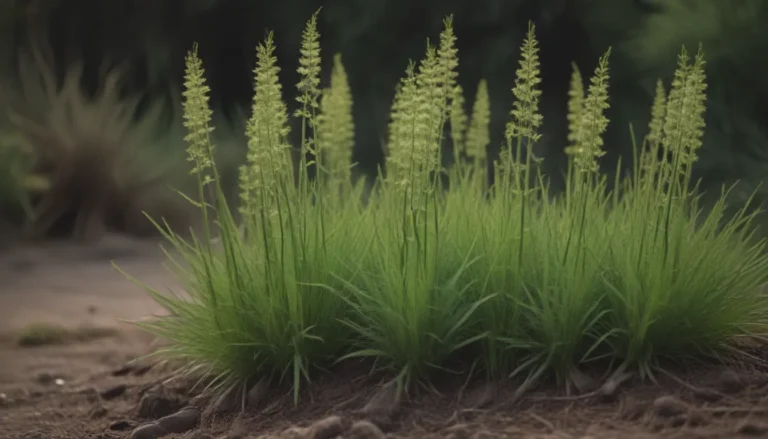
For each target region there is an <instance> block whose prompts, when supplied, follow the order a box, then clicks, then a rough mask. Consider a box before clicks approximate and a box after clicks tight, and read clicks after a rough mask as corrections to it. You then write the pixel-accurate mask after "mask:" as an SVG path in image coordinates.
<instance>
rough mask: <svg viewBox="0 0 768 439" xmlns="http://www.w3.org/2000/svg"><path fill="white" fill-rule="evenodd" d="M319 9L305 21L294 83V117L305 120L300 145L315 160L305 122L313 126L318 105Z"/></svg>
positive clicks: (314, 148)
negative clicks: (296, 79)
mask: <svg viewBox="0 0 768 439" xmlns="http://www.w3.org/2000/svg"><path fill="white" fill-rule="evenodd" d="M319 12H320V11H317V12H315V13H314V14H312V17H311V18H310V19H309V21H308V22H307V25H306V27H305V29H304V33H303V35H302V40H301V50H300V52H301V56H300V57H299V68H298V70H297V71H298V73H299V77H300V78H301V79H300V80H299V83H298V84H297V85H296V87H297V88H298V91H299V96H298V97H297V98H296V100H297V101H298V102H299V104H300V106H299V108H298V109H297V110H296V114H295V115H296V117H300V118H302V119H303V121H304V122H305V123H304V124H302V140H303V142H304V144H303V145H302V147H303V148H304V150H305V151H308V152H310V153H311V154H312V155H313V156H314V157H315V160H316V159H317V157H318V155H319V154H318V151H317V148H318V146H317V145H313V142H314V139H313V138H312V137H311V136H308V135H306V132H305V130H306V125H305V124H306V123H307V122H308V123H309V124H310V126H312V127H313V128H314V127H315V125H316V122H317V120H316V117H315V116H316V112H317V110H318V108H319V106H320V103H319V99H320V65H321V58H320V33H319V32H318V30H317V15H318V13H319Z"/></svg>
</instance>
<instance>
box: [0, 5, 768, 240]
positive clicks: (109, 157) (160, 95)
mask: <svg viewBox="0 0 768 439" xmlns="http://www.w3.org/2000/svg"><path fill="white" fill-rule="evenodd" d="M2 7H3V8H4V10H2V11H0V20H1V22H0V56H2V62H0V105H1V106H2V107H3V108H4V109H8V111H7V112H3V113H2V114H1V115H0V228H2V229H4V230H11V231H17V230H22V231H24V232H25V235H24V236H30V237H45V238H47V237H54V236H55V237H62V236H63V237H75V238H78V239H98V238H99V237H100V236H102V235H103V234H104V233H105V232H106V231H109V230H111V231H118V232H125V233H130V234H141V235H146V234H152V233H153V231H154V229H153V227H152V225H151V224H149V222H148V221H147V220H146V219H144V217H143V215H142V212H143V211H147V212H148V213H150V214H151V215H153V216H155V217H164V218H166V219H167V220H168V221H169V222H171V223H172V225H177V226H180V227H188V226H189V225H190V224H194V223H195V221H196V220H195V219H194V216H193V213H192V211H190V209H189V208H188V206H187V205H186V202H185V201H183V200H181V199H180V197H178V195H177V194H175V193H174V192H173V190H171V189H170V188H171V187H172V188H177V189H180V190H185V189H186V188H187V187H188V185H189V178H188V175H187V174H188V172H187V171H188V168H187V163H186V161H185V160H186V157H185V152H184V143H183V136H184V134H185V133H184V131H183V128H182V126H181V114H180V95H181V91H182V90H181V86H182V84H181V79H182V76H183V72H184V56H185V54H186V52H187V50H189V48H190V47H191V45H192V43H193V42H198V43H199V45H200V54H201V56H202V58H203V61H204V65H205V68H206V72H207V79H208V81H209V84H210V86H211V89H212V102H211V103H212V106H213V108H214V111H215V121H214V123H215V125H216V133H215V134H216V137H215V141H216V143H217V147H218V153H219V155H220V158H219V161H218V163H219V166H220V167H221V168H222V172H223V174H224V175H226V176H228V177H229V181H227V182H226V183H227V184H228V185H229V187H230V189H232V191H233V193H234V190H235V185H236V183H237V166H238V165H239V163H240V161H241V160H242V158H243V157H244V155H245V143H246V142H245V137H244V135H243V121H244V118H245V117H247V114H248V112H249V106H250V100H251V98H252V94H253V89H252V70H253V67H254V65H255V54H256V50H255V48H256V45H257V44H258V43H259V42H261V41H262V40H263V38H264V37H265V35H266V33H267V32H268V31H269V30H273V31H274V32H275V39H276V43H277V53H276V54H277V57H278V59H279V61H280V66H281V69H282V70H281V80H282V82H283V89H284V98H285V100H286V101H287V103H288V105H289V110H291V111H292V110H294V109H295V108H296V105H297V103H296V100H295V93H296V91H295V90H296V87H295V84H296V83H297V82H298V80H299V79H298V76H297V74H296V68H297V62H298V53H299V46H300V41H301V32H302V30H303V28H304V25H305V23H306V21H307V20H308V19H309V17H310V15H311V14H312V13H313V12H315V11H316V10H317V9H318V8H321V7H322V11H321V13H320V16H319V19H320V21H319V30H320V32H321V36H322V37H321V47H322V50H323V52H322V53H323V62H324V66H325V69H324V78H323V80H324V81H325V84H327V81H328V79H329V78H328V75H329V73H330V63H331V61H332V56H333V55H334V54H335V53H341V55H342V57H343V62H344V64H345V67H346V70H347V73H348V75H349V81H350V86H351V89H352V94H353V99H354V121H355V127H356V132H355V151H354V156H353V160H354V161H356V162H357V163H358V164H359V165H358V166H357V167H356V168H355V169H356V174H357V176H358V177H361V176H364V177H367V178H373V177H374V176H375V175H376V172H377V168H378V167H379V166H382V165H383V163H384V156H385V145H384V140H385V139H386V138H387V133H386V127H387V122H388V113H389V109H390V106H391V102H392V98H393V96H394V91H395V85H396V84H397V82H398V80H399V78H400V77H401V76H402V75H403V73H404V71H405V68H406V65H407V63H408V61H409V59H418V58H419V57H420V56H421V55H422V54H423V53H424V49H425V44H426V41H427V38H430V39H431V40H432V41H435V40H436V38H437V35H438V33H439V31H440V30H441V27H442V20H443V19H444V18H445V17H446V16H447V15H450V14H453V16H454V27H455V31H456V34H457V37H458V49H459V57H460V65H459V74H460V77H459V82H460V83H461V85H462V87H463V89H464V91H465V101H466V102H467V110H469V106H471V104H472V102H473V100H474V95H475V91H476V88H477V84H478V82H479V81H480V80H481V79H486V80H487V81H488V87H489V94H490V97H491V142H490V145H489V157H490V158H493V157H495V156H496V155H497V154H498V151H499V148H500V146H501V144H502V141H503V135H504V125H505V123H506V122H507V120H508V114H509V110H510V109H511V107H512V93H511V88H512V86H513V80H514V72H515V69H516V68H517V63H518V55H519V53H518V48H519V46H520V43H521V42H522V38H523V36H524V34H525V31H526V29H527V24H528V22H529V21H533V22H534V23H535V24H536V26H537V29H536V32H537V38H538V40H539V41H540V44H541V62H542V66H541V68H542V75H543V82H542V89H543V96H542V113H543V115H544V128H543V138H542V141H541V142H540V144H538V145H537V146H536V151H535V154H536V155H537V156H539V157H543V158H544V159H545V160H544V162H543V166H544V171H545V172H546V173H547V174H548V175H549V177H550V178H551V179H552V181H553V183H554V187H555V188H557V187H558V186H559V185H560V184H561V179H562V177H561V172H562V170H563V167H564V165H565V155H564V152H563V150H564V147H565V144H566V118H565V113H566V101H567V90H568V85H569V79H570V74H571V69H572V65H574V64H575V65H577V66H578V67H579V69H580V70H581V72H582V73H583V74H584V76H585V77H589V75H590V74H591V71H592V69H593V68H594V67H595V64H596V62H597V59H598V57H599V56H600V54H602V53H603V52H604V51H605V50H606V49H607V48H608V47H612V55H611V60H610V62H611V85H610V93H611V108H610V110H609V112H608V116H609V118H610V119H611V121H612V123H611V125H610V127H609V131H608V132H607V133H606V142H605V143H606V144H605V148H606V149H607V151H608V154H607V155H606V156H605V157H604V158H603V165H604V170H605V171H606V172H612V171H613V170H614V169H615V167H616V160H617V158H618V157H620V156H622V157H623V162H622V163H623V165H624V167H630V166H631V152H632V138H631V131H630V125H631V126H632V127H633V129H634V134H635V136H636V138H637V139H642V137H643V136H644V134H645V130H646V126H647V123H648V119H649V115H650V106H651V102H652V98H653V91H654V88H655V84H656V80H657V79H659V78H661V79H663V80H665V83H667V84H668V83H669V81H670V80H671V75H672V73H673V71H674V68H675V65H676V55H677V53H679V51H680V47H681V46H682V45H685V46H686V47H687V48H688V50H689V51H691V52H694V51H695V50H696V49H697V46H698V44H699V43H702V44H703V47H704V50H705V53H706V58H707V62H708V64H707V73H708V85H709V88H708V95H709V101H708V110H707V115H706V117H707V130H706V134H705V139H704V148H703V149H702V151H701V152H700V160H699V162H698V164H697V167H696V169H695V172H696V175H695V178H702V179H703V183H702V188H703V189H704V190H705V191H708V192H709V193H714V194H715V195H719V191H720V187H721V186H722V185H723V184H728V185H731V184H734V183H736V182H737V181H739V180H741V182H740V183H739V184H738V185H737V186H736V188H735V190H734V191H733V193H732V195H731V197H730V198H729V200H730V201H731V202H732V204H733V206H734V208H737V207H740V206H743V205H744V203H745V202H746V201H747V198H748V197H749V195H750V194H751V193H752V191H754V190H755V189H757V200H756V201H757V203H756V204H755V206H760V205H762V204H765V200H766V195H768V192H766V191H765V190H763V189H760V188H759V185H760V183H761V182H762V180H763V178H764V176H765V175H768V132H767V131H766V130H767V129H768V128H767V127H766V124H765V123H764V121H765V120H766V116H768V79H766V77H765V75H764V74H763V69H762V67H763V64H764V63H765V60H764V58H765V56H766V55H764V54H766V53H768V36H766V34H765V33H764V32H761V31H760V29H761V24H762V23H764V22H765V21H766V19H768V4H766V3H765V2H764V1H761V0H732V1H730V2H722V1H719V0H675V1H665V2H661V1H655V0H418V1H414V0H388V1H381V0H283V1H280V2H265V1H256V0H166V1H163V2H153V1H149V0H113V1H110V2H104V1H100V0H67V1H63V0H55V1H54V0H47V1H40V0H37V1H23V2H21V1H6V2H4V3H3V6H2ZM325 84H324V85H325ZM294 133H296V134H298V130H294ZM446 147H447V148H450V145H446ZM444 157H446V158H447V159H450V158H452V157H453V155H452V154H450V153H449V154H444ZM233 199H234V197H233ZM14 236H18V234H17V233H14Z"/></svg>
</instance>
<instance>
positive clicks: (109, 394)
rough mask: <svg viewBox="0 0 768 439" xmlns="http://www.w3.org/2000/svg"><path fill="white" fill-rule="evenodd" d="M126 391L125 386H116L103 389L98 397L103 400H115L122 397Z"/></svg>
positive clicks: (126, 387)
mask: <svg viewBox="0 0 768 439" xmlns="http://www.w3.org/2000/svg"><path fill="white" fill-rule="evenodd" d="M126 390H128V386H126V385H125V384H118V385H116V386H112V387H109V388H107V389H104V390H103V391H102V392H101V393H100V394H99V395H100V396H101V397H102V398H104V399H105V400H107V401H109V400H110V399H115V398H119V397H121V396H123V394H124V393H125V391H126Z"/></svg>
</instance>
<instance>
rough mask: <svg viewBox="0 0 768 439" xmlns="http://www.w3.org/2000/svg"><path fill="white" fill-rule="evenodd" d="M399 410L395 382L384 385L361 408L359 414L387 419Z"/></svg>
mask: <svg viewBox="0 0 768 439" xmlns="http://www.w3.org/2000/svg"><path fill="white" fill-rule="evenodd" d="M398 410H400V395H399V392H398V389H397V381H390V382H388V383H387V384H384V385H383V386H382V387H381V388H380V389H379V390H378V391H377V392H376V393H375V394H374V395H373V397H372V398H371V399H370V400H369V401H368V403H367V404H366V405H365V407H363V409H362V410H361V413H362V414H364V415H368V416H374V417H385V418H389V417H391V416H392V415H394V414H395V413H397V411H398Z"/></svg>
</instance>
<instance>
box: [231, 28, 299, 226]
mask: <svg viewBox="0 0 768 439" xmlns="http://www.w3.org/2000/svg"><path fill="white" fill-rule="evenodd" d="M274 52H275V44H274V40H273V34H272V33H270V34H269V35H267V38H266V40H265V41H264V43H262V44H260V45H259V47H258V48H257V51H256V56H257V61H256V68H255V69H254V75H255V76H256V80H255V82H254V90H255V93H254V97H253V105H252V110H251V111H252V114H251V118H250V119H249V120H248V124H247V127H246V134H247V136H248V153H247V161H246V165H245V167H244V168H243V169H241V171H240V190H241V198H242V200H243V202H244V206H243V209H245V210H249V211H252V209H254V208H258V207H259V206H255V205H253V204H251V205H248V204H247V202H256V201H258V200H260V201H259V202H261V203H267V202H268V200H267V198H268V197H269V196H270V194H273V193H274V191H275V189H276V185H277V184H278V183H279V182H280V181H281V179H283V178H290V175H291V170H292V165H291V157H290V154H289V145H288V142H287V136H288V134H289V128H288V111H287V108H286V105H285V102H284V101H283V99H282V88H281V85H280V82H279V81H278V73H279V71H280V68H279V67H277V58H276V57H275V55H274ZM263 205H264V204H262V206H263Z"/></svg>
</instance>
